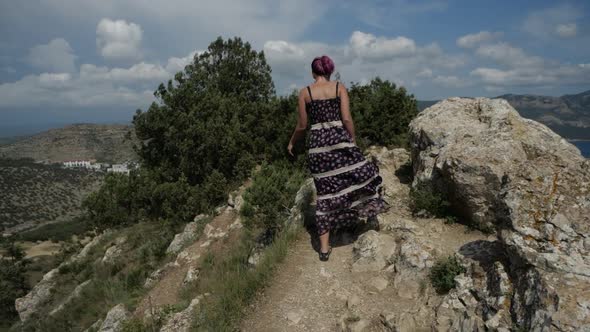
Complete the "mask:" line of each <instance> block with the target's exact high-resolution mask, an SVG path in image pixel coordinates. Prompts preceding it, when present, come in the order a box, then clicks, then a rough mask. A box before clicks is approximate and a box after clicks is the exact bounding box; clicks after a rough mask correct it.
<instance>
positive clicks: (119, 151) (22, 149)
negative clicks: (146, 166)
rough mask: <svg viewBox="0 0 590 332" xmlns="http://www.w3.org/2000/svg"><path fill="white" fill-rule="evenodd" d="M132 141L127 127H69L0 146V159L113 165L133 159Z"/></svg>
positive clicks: (130, 127) (132, 135)
mask: <svg viewBox="0 0 590 332" xmlns="http://www.w3.org/2000/svg"><path fill="white" fill-rule="evenodd" d="M134 139H135V132H134V130H133V127H132V126H128V125H118V124H109V125H105V124H90V123H80V124H72V125H69V126H66V127H63V128H57V129H50V130H47V131H44V132H42V133H39V134H36V135H32V136H27V137H22V138H20V139H18V140H16V141H14V142H11V143H8V144H3V145H0V157H2V156H3V157H5V158H11V159H18V158H32V159H34V160H37V161H48V162H61V161H65V160H72V159H84V160H91V159H95V160H97V161H98V162H108V163H117V162H124V161H128V160H137V157H136V155H135V152H134V151H133V140H134Z"/></svg>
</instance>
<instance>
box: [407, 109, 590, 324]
mask: <svg viewBox="0 0 590 332" xmlns="http://www.w3.org/2000/svg"><path fill="white" fill-rule="evenodd" d="M410 136H411V145H412V152H411V153H412V164H413V171H414V175H415V177H414V185H415V184H416V183H417V182H418V181H425V182H428V183H430V184H431V185H432V186H433V187H434V188H436V189H437V190H438V191H439V192H442V193H443V194H444V195H445V196H446V197H447V198H448V200H449V202H450V203H451V206H452V207H453V209H454V211H455V212H456V213H457V214H458V215H459V216H460V217H461V218H463V219H464V220H467V221H468V222H469V223H471V224H472V225H474V226H476V227H478V228H480V229H484V230H489V231H494V232H496V233H497V235H498V241H497V243H493V242H492V243H486V244H483V245H484V246H489V247H490V248H495V250H496V251H499V252H502V253H503V254H498V255H496V256H493V255H492V256H487V257H485V256H484V257H482V256H481V255H480V256H478V257H479V259H478V257H474V256H473V255H471V256H470V253H469V250H465V253H460V254H461V255H463V256H464V257H465V258H466V259H470V260H471V261H470V262H469V263H465V264H467V265H468V266H469V268H470V269H471V270H472V271H474V270H475V269H481V271H480V272H482V273H472V274H471V275H469V274H467V277H466V278H467V280H460V282H459V284H460V287H459V288H458V289H457V290H455V291H453V292H451V294H449V295H448V299H447V300H446V301H445V303H443V305H441V307H440V310H439V316H441V317H442V316H445V315H446V316H448V313H449V310H451V311H454V312H456V313H459V312H460V314H459V316H460V317H461V318H458V317H459V316H453V315H451V316H453V317H455V318H456V319H453V318H450V319H439V322H438V323H437V324H439V325H438V328H440V329H441V330H445V329H450V330H460V329H461V328H463V329H465V328H467V329H469V330H472V328H473V330H477V329H480V328H481V327H482V326H484V325H485V326H486V327H488V328H494V329H502V328H504V329H510V328H512V327H513V326H518V327H519V328H522V329H526V330H531V331H549V330H553V329H555V330H559V331H580V330H587V329H590V312H589V310H588V305H587V304H588V303H589V301H590V291H589V289H590V287H589V286H590V278H589V277H590V256H589V255H588V251H589V250H590V240H589V237H588V236H589V230H590V161H588V160H586V159H585V158H583V157H582V156H581V155H580V153H579V150H578V149H577V148H576V147H575V146H573V145H572V144H570V143H568V142H567V141H566V140H565V139H563V138H562V137H560V136H559V135H557V134H555V133H554V132H553V131H551V130H550V129H549V128H548V127H546V126H545V125H543V124H540V123H538V122H535V121H533V120H529V119H525V118H522V117H520V116H519V114H518V112H516V111H515V110H514V109H513V108H512V107H511V106H510V105H509V104H508V102H506V101H505V100H502V99H487V98H476V99H467V98H450V99H447V100H444V101H442V102H439V103H437V104H435V105H434V106H432V107H430V108H428V109H426V110H424V111H423V112H421V113H420V114H419V115H418V116H417V117H416V118H415V119H414V120H413V121H412V123H411V124H410ZM476 256H477V255H476ZM504 258H506V259H504ZM499 285H501V286H499ZM479 287H482V288H483V289H480V288H479ZM498 287H499V288H498ZM498 289H500V290H501V291H498ZM466 290H468V291H466ZM481 292H483V293H481ZM505 292H506V294H504V293H505ZM468 293H469V294H471V295H469V294H468ZM473 294H479V296H476V297H473ZM462 296H463V297H462ZM470 296H471V297H470ZM453 299H458V300H457V301H455V300H453ZM458 303H461V304H462V305H464V307H466V310H463V309H461V308H460V307H461V306H460V305H458ZM467 307H469V308H467ZM449 308H450V309H449ZM477 308H479V309H477ZM443 312H446V313H444V314H443ZM457 319H458V320H457ZM442 321H445V322H442Z"/></svg>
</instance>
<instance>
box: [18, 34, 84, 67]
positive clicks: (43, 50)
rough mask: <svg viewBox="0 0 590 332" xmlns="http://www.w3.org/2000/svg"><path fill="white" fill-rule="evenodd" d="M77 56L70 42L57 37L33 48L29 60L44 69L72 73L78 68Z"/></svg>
mask: <svg viewBox="0 0 590 332" xmlns="http://www.w3.org/2000/svg"><path fill="white" fill-rule="evenodd" d="M76 58H77V57H76V56H75V55H74V53H73V50H72V48H71V47H70V44H69V43H68V42H67V41H66V40H65V39H63V38H56V39H53V40H52V41H50V42H49V43H47V44H43V45H38V46H35V47H33V48H31V50H30V51H29V55H28V57H27V61H28V62H29V63H30V64H31V65H33V66H35V67H37V68H40V69H43V70H47V71H53V72H68V73H70V72H74V71H75V70H76V66H75V61H76Z"/></svg>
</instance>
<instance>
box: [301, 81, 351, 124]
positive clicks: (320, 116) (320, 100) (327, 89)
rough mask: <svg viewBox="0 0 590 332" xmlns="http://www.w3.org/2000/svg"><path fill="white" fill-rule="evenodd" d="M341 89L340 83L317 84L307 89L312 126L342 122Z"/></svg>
mask: <svg viewBox="0 0 590 332" xmlns="http://www.w3.org/2000/svg"><path fill="white" fill-rule="evenodd" d="M339 88H340V87H339V83H338V82H325V83H315V84H312V85H310V86H308V87H307V96H306V97H305V102H306V106H307V111H308V114H309V118H310V123H311V125H312V126H313V125H315V124H319V123H324V122H330V121H339V120H342V117H341V114H340V94H339V93H338V89H339ZM340 125H341V124H340Z"/></svg>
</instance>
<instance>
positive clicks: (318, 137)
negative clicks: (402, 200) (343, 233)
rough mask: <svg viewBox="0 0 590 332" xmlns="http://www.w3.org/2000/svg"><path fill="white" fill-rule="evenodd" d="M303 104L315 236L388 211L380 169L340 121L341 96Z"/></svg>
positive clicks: (347, 226) (351, 225)
mask: <svg viewBox="0 0 590 332" xmlns="http://www.w3.org/2000/svg"><path fill="white" fill-rule="evenodd" d="M307 91H308V92H309V97H310V100H311V101H310V102H308V103H307V104H306V111H307V113H308V118H310V123H311V128H310V135H309V139H308V141H307V164H308V167H309V171H310V173H311V174H312V176H313V181H314V184H315V187H316V192H317V202H316V212H315V218H316V225H317V231H318V235H322V234H324V233H326V232H328V231H332V230H339V229H345V228H352V227H353V226H354V225H355V224H356V223H357V222H358V220H359V217H360V218H364V217H373V216H376V215H377V214H379V213H382V212H384V211H386V210H388V209H389V204H388V203H387V202H385V201H384V200H383V186H382V182H383V179H382V178H381V176H380V175H379V167H378V166H377V165H376V164H375V163H373V162H372V161H369V160H367V159H365V157H364V155H363V153H362V152H361V150H360V149H359V147H357V146H356V145H355V144H354V143H353V141H352V136H351V135H350V133H349V132H348V130H346V128H345V127H344V126H343V123H342V117H341V114H340V96H338V82H336V97H334V98H330V99H315V100H314V99H313V96H312V95H311V89H310V88H309V86H308V87H307Z"/></svg>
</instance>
